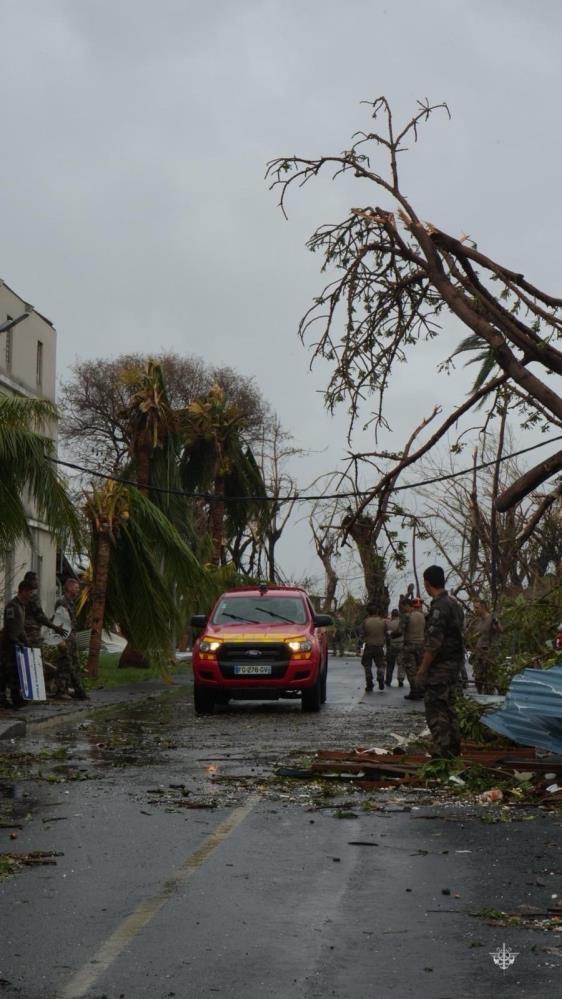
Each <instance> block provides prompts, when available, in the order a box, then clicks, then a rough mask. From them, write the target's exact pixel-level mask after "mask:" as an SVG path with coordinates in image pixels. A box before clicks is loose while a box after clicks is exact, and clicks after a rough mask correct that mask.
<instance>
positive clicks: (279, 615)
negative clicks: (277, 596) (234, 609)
mask: <svg viewBox="0 0 562 999" xmlns="http://www.w3.org/2000/svg"><path fill="white" fill-rule="evenodd" d="M254 610H257V611H261V613H262V614H269V616H270V617H278V618H279V620H280V621H286V622H287V624H297V621H293V619H292V617H283V615H282V614H276V613H275V611H270V610H266V609H265V607H254Z"/></svg>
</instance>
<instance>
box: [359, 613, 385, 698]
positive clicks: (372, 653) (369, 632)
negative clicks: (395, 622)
mask: <svg viewBox="0 0 562 999" xmlns="http://www.w3.org/2000/svg"><path fill="white" fill-rule="evenodd" d="M362 630H363V638H364V640H365V648H364V649H363V655H362V656H361V665H362V666H363V669H364V670H365V690H366V691H367V693H370V692H371V691H372V689H373V663H374V664H375V666H376V667H377V683H378V687H379V690H384V677H385V671H386V657H385V654H384V643H385V640H386V621H385V619H384V617H381V615H380V614H377V612H376V608H374V607H373V606H369V607H367V617H366V618H365V620H364V621H363V625H362Z"/></svg>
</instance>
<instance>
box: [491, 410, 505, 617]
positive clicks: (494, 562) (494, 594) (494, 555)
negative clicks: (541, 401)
mask: <svg viewBox="0 0 562 999" xmlns="http://www.w3.org/2000/svg"><path fill="white" fill-rule="evenodd" d="M506 421H507V402H506V401H505V400H504V406H503V410H502V413H501V420H500V434H499V439H498V451H497V456H496V465H495V468H494V478H493V482H492V509H491V511H490V594H491V598H492V613H495V611H496V604H497V602H498V582H499V581H498V564H499V559H500V539H499V522H498V518H499V512H498V509H497V507H496V501H497V498H498V492H499V486H500V468H501V460H502V455H503V445H504V439H505V425H506ZM503 582H505V580H503V579H502V583H503Z"/></svg>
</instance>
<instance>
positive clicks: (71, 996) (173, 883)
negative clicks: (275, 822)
mask: <svg viewBox="0 0 562 999" xmlns="http://www.w3.org/2000/svg"><path fill="white" fill-rule="evenodd" d="M258 799H259V796H258V795H253V796H252V797H251V798H249V799H248V801H247V802H246V804H245V805H241V806H240V808H236V809H235V810H234V811H233V812H232V814H231V815H229V816H228V818H226V819H225V820H224V822H221V824H220V825H219V826H217V828H216V829H215V830H214V831H213V832H212V833H211V834H210V836H208V837H207V839H206V840H205V841H204V843H203V844H202V845H201V846H200V847H199V848H198V849H197V850H195V851H194V852H193V853H191V854H190V855H189V857H186V859H185V860H184V862H183V864H180V866H179V867H177V868H176V870H175V871H174V872H173V874H172V875H171V877H169V878H168V879H167V880H166V881H165V882H164V883H163V885H162V887H161V889H160V891H158V892H157V893H156V895H153V896H152V897H151V898H147V899H145V900H144V901H143V902H140V903H139V905H137V907H136V909H135V910H134V912H132V913H131V915H130V916H127V918H126V919H125V920H123V922H122V923H121V925H120V926H118V927H117V929H116V930H115V931H114V932H113V933H112V934H111V936H110V937H108V938H107V940H106V941H105V942H104V943H103V944H102V945H101V947H100V948H99V950H98V951H97V952H96V953H95V954H94V956H93V957H92V958H91V959H90V960H89V961H88V963H87V964H85V965H84V967H83V968H81V969H80V971H78V972H77V973H76V974H75V975H74V977H73V978H71V980H70V982H68V984H67V985H66V986H65V988H64V989H63V990H62V992H61V993H60V997H61V999H80V997H81V996H84V995H85V994H86V992H88V991H89V990H90V989H91V988H92V986H93V985H94V984H95V982H96V981H97V979H98V978H100V976H101V975H103V974H104V972H106V971H107V970H108V968H109V967H110V966H111V965H112V964H113V962H114V961H115V960H116V959H117V958H118V957H119V955H120V954H122V953H123V951H124V950H125V948H126V947H128V945H129V944H130V943H131V941H132V940H134V938H135V937H136V936H137V934H138V933H140V931H141V930H142V929H143V928H144V927H145V926H147V925H148V923H150V922H151V920H152V919H154V917H155V916H156V915H157V914H158V913H159V912H160V910H161V909H162V908H163V907H164V906H165V904H166V902H167V901H168V900H169V899H170V898H171V896H172V895H173V894H174V893H175V892H176V891H177V889H178V888H180V887H182V885H184V884H185V883H186V882H187V881H188V880H189V878H190V877H191V876H192V875H193V874H195V872H196V871H197V870H198V869H199V867H201V865H202V864H204V863H205V861H206V860H208V858H209V857H210V855H211V854H212V853H214V851H215V850H216V849H217V847H218V846H220V845H221V843H223V842H224V840H225V839H227V838H228V836H230V835H231V833H233V832H234V830H235V829H237V828H238V826H239V825H240V824H241V823H242V822H243V821H244V819H245V818H246V817H247V816H248V815H249V813H250V812H251V811H252V809H253V808H254V806H255V804H256V802H257V801H258Z"/></svg>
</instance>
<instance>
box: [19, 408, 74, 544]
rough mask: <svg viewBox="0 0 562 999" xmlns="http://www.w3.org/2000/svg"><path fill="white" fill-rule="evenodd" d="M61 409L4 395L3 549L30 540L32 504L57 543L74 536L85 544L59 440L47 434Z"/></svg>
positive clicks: (35, 512)
mask: <svg viewBox="0 0 562 999" xmlns="http://www.w3.org/2000/svg"><path fill="white" fill-rule="evenodd" d="M56 416H57V411H56V408H55V407H54V406H53V405H52V404H51V403H49V402H46V401H44V400H42V399H22V398H18V397H12V396H7V395H3V394H0V471H1V480H2V482H1V488H0V521H1V526H0V549H1V550H3V551H6V550H7V549H8V548H10V547H11V546H12V545H13V544H14V542H15V541H17V540H20V539H23V538H25V539H29V537H30V532H29V527H28V524H27V517H28V516H29V511H28V509H27V504H30V506H31V507H33V508H34V510H33V514H34V516H36V517H38V518H39V519H40V520H42V521H44V522H45V524H46V525H47V527H48V528H49V529H50V530H51V531H52V532H53V534H54V535H55V536H56V538H57V539H61V538H63V537H65V536H67V535H68V534H69V533H70V535H71V537H72V540H73V542H74V544H75V545H76V547H78V548H79V547H80V544H81V528H80V520H79V517H78V514H77V512H76V510H75V507H74V504H73V503H72V501H71V499H70V497H69V495H68V492H67V490H66V486H65V484H64V482H63V480H62V479H61V478H60V477H59V474H58V471H57V467H56V464H55V462H54V459H55V458H56V449H55V444H54V441H52V440H51V438H50V437H48V436H45V435H44V434H43V433H42V432H41V431H43V430H44V429H45V428H46V426H47V425H48V424H49V422H50V421H52V420H54V419H56Z"/></svg>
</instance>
